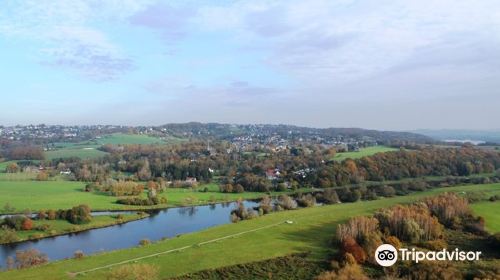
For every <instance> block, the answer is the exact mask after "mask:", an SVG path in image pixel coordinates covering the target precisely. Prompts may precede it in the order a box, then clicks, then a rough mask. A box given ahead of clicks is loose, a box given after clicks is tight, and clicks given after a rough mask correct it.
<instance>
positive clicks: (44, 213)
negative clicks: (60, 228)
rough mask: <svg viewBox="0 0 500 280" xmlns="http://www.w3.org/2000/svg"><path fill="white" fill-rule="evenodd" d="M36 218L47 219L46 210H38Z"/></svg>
mask: <svg viewBox="0 0 500 280" xmlns="http://www.w3.org/2000/svg"><path fill="white" fill-rule="evenodd" d="M36 218H37V219H38V220H45V219H47V212H45V210H40V211H39V212H38V214H37V215H36Z"/></svg>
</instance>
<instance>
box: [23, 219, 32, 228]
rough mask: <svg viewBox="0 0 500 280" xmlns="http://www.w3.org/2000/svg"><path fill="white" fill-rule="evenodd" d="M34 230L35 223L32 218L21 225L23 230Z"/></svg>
mask: <svg viewBox="0 0 500 280" xmlns="http://www.w3.org/2000/svg"><path fill="white" fill-rule="evenodd" d="M32 228H33V221H32V220H31V219H30V218H26V219H24V221H23V224H22V225H21V229H22V230H31V229H32Z"/></svg>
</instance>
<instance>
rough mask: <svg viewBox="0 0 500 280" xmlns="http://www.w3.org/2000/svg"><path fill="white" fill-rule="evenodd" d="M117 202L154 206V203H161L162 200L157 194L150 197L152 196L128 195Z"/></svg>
mask: <svg viewBox="0 0 500 280" xmlns="http://www.w3.org/2000/svg"><path fill="white" fill-rule="evenodd" d="M162 198H163V197H162ZM116 203H118V204H125V205H140V206H152V205H158V204H160V200H159V199H158V197H156V196H155V197H150V198H140V197H127V198H122V199H118V200H117V201H116Z"/></svg>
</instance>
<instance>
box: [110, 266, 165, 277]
mask: <svg viewBox="0 0 500 280" xmlns="http://www.w3.org/2000/svg"><path fill="white" fill-rule="evenodd" d="M158 277H159V269H158V268H157V267H156V266H154V265H150V264H132V265H123V266H120V267H117V268H114V269H113V270H111V271H110V272H109V273H108V275H107V279H108V280H156V279H158Z"/></svg>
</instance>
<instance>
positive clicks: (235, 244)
mask: <svg viewBox="0 0 500 280" xmlns="http://www.w3.org/2000/svg"><path fill="white" fill-rule="evenodd" d="M472 190H481V191H488V192H498V191H500V184H488V185H474V186H460V187H450V188H442V189H434V190H431V191H428V192H422V193H416V194H412V195H409V196H403V197H395V198H387V199H380V200H375V201H365V202H358V203H347V204H339V205H330V206H324V207H316V208H307V209H301V210H297V211H285V212H279V213H274V214H271V215H267V216H264V217H260V218H258V219H255V220H250V221H244V222H240V223H238V224H229V225H223V226H218V227H214V228H210V229H207V230H204V231H201V232H198V233H192V234H186V235H182V236H180V237H178V238H173V239H170V240H166V241H163V242H159V243H155V244H152V245H150V246H146V247H141V248H131V249H125V250H120V251H114V252H109V253H104V254H101V255H97V256H93V257H89V258H85V259H83V260H65V261H59V262H54V263H51V264H49V265H46V266H42V267H38V268H33V269H28V270H24V271H11V272H6V273H1V274H0V279H12V280H15V279H42V280H43V279H51V280H57V279H69V276H68V274H67V273H68V272H70V271H82V270H86V269H91V268H95V267H98V266H103V265H108V264H111V263H116V262H119V261H123V260H128V259H131V258H135V257H139V256H144V255H148V254H152V253H157V252H161V251H165V250H170V249H175V248H180V247H183V246H186V245H192V244H197V243H200V242H203V241H207V240H211V239H214V238H219V237H222V236H227V235H230V234H235V233H238V232H243V231H247V230H251V229H255V228H258V227H262V226H266V225H270V224H274V223H277V222H282V221H285V220H293V221H294V224H291V225H290V224H284V223H283V224H281V225H279V226H276V227H272V228H268V229H264V230H261V231H257V232H253V233H249V234H246V235H242V236H239V237H236V238H231V239H226V240H223V241H220V242H217V243H211V244H208V245H204V246H201V247H194V248H188V249H186V250H183V251H181V252H176V253H171V254H166V255H161V256H159V257H154V258H150V259H146V260H143V261H141V262H144V263H151V264H156V265H158V266H159V268H160V272H161V276H162V277H172V276H177V275H181V274H185V273H190V272H196V271H200V270H204V269H210V268H217V267H223V266H229V265H235V264H240V263H248V262H252V261H259V260H265V259H270V258H274V257H279V256H284V255H288V254H291V253H296V252H304V251H311V252H312V255H311V257H312V258H315V259H325V258H326V256H327V255H328V254H329V253H332V251H331V250H332V249H331V245H330V243H329V242H330V240H331V238H332V235H333V233H334V232H335V228H336V225H337V224H338V223H342V222H344V221H346V220H347V219H348V218H349V217H352V216H357V215H365V214H370V213H372V212H373V211H375V210H376V209H379V208H383V207H388V206H391V205H394V204H396V203H406V202H411V201H415V200H417V199H419V198H422V197H425V196H429V195H434V194H437V193H441V192H444V191H457V192H458V191H460V192H461V191H472ZM106 272H107V270H102V271H97V272H92V273H88V274H86V275H84V276H82V277H79V278H78V279H105V274H106Z"/></svg>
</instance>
